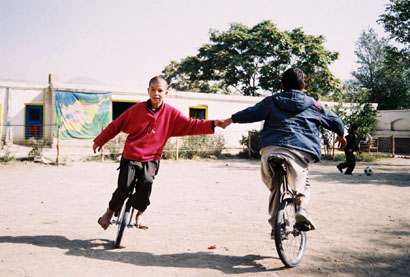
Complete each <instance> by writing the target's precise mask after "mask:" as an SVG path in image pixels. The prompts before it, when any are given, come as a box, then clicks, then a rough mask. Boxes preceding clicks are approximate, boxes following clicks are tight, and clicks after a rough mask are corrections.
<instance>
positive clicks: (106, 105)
mask: <svg viewBox="0 0 410 277" xmlns="http://www.w3.org/2000/svg"><path fill="white" fill-rule="evenodd" d="M111 95H112V93H111V92H106V93H88V92H87V93H85V92H74V91H64V90H56V92H55V108H56V129H55V131H56V134H57V132H58V125H59V126H61V138H75V139H90V138H94V137H96V136H97V135H98V134H99V133H100V132H101V130H102V127H103V126H107V125H108V124H109V123H110V122H111V119H112V113H111Z"/></svg>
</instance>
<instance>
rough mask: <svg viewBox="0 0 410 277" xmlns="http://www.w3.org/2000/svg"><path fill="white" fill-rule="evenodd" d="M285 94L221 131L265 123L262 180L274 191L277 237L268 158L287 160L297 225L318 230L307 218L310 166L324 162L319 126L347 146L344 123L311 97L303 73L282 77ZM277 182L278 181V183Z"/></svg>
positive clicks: (233, 120)
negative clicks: (308, 94) (306, 89)
mask: <svg viewBox="0 0 410 277" xmlns="http://www.w3.org/2000/svg"><path fill="white" fill-rule="evenodd" d="M281 83H282V89H283V91H281V92H279V93H275V94H273V95H272V96H269V97H266V98H264V99H263V100H262V101H261V102H259V103H257V104H256V105H255V106H253V107H249V108H247V109H245V110H242V111H240V112H237V113H235V114H233V115H232V117H231V118H229V119H226V120H224V122H223V123H222V125H221V127H222V128H225V127H227V126H228V125H230V124H231V123H251V122H257V121H262V120H264V125H263V129H262V131H261V138H260V145H259V146H260V154H261V156H262V157H261V173H262V180H263V182H264V183H265V185H266V186H267V187H268V189H269V190H270V191H271V194H270V199H269V214H270V218H269V220H268V221H269V223H270V225H271V226H272V233H271V237H272V238H273V237H274V229H273V228H274V224H275V223H274V222H275V213H276V207H277V203H278V201H279V196H280V192H279V184H277V183H273V180H275V178H274V172H271V170H270V168H269V164H268V160H269V157H271V156H276V157H282V158H285V159H286V161H287V163H288V181H289V185H290V187H291V189H292V190H293V192H295V194H296V204H297V212H296V222H298V223H304V224H307V225H309V226H310V229H311V230H313V229H315V226H314V224H313V223H312V220H311V219H310V218H309V217H308V213H307V210H306V208H307V205H308V202H309V197H310V185H309V180H308V165H309V163H310V162H312V161H315V162H318V161H319V160H320V158H321V144H320V137H319V126H323V127H324V128H326V129H328V130H331V131H333V132H335V133H337V135H338V136H337V138H336V141H337V142H339V143H340V145H341V146H345V144H346V141H345V139H344V137H343V133H344V126H343V122H342V120H341V119H340V118H339V117H338V116H337V115H335V114H334V113H333V112H330V111H327V110H325V109H324V108H323V107H322V106H321V105H320V103H319V102H316V101H315V100H314V99H313V98H311V97H308V96H307V95H306V94H305V93H303V92H302V90H303V89H304V88H305V82H304V73H303V71H302V70H300V69H299V68H291V69H288V70H286V71H285V73H284V74H283V75H282V80H281ZM276 181H277V180H276Z"/></svg>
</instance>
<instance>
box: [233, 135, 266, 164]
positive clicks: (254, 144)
mask: <svg viewBox="0 0 410 277" xmlns="http://www.w3.org/2000/svg"><path fill="white" fill-rule="evenodd" d="M250 134H251V149H250V152H251V156H250V158H253V159H260V157H261V155H260V154H259V141H260V137H261V132H260V131H258V130H251V131H250ZM239 143H240V144H241V145H243V146H244V150H242V151H241V152H239V154H238V155H239V157H240V158H249V136H242V139H241V140H240V141H239Z"/></svg>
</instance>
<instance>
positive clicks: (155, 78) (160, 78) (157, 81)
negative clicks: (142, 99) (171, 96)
mask: <svg viewBox="0 0 410 277" xmlns="http://www.w3.org/2000/svg"><path fill="white" fill-rule="evenodd" d="M159 82H165V84H167V86H168V82H167V80H165V79H164V78H162V77H161V76H155V77H152V78H151V80H149V83H148V87H150V86H151V84H158V83H159Z"/></svg>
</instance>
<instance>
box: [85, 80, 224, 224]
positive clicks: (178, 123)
mask: <svg viewBox="0 0 410 277" xmlns="http://www.w3.org/2000/svg"><path fill="white" fill-rule="evenodd" d="M167 94H168V83H167V82H166V80H165V79H163V78H162V77H159V76H157V77H154V78H152V79H151V80H150V81H149V88H148V95H149V100H148V101H144V102H140V103H137V104H135V105H133V106H132V107H131V108H129V109H128V110H126V111H125V112H124V113H122V114H121V115H120V116H119V117H118V118H117V119H115V120H114V121H112V122H111V123H110V124H109V125H108V126H107V128H105V129H104V130H103V131H102V132H101V133H100V134H99V135H98V136H97V137H96V138H95V139H94V145H93V151H94V153H96V151H101V148H102V146H103V145H104V144H105V143H107V142H108V141H109V140H110V139H112V138H113V137H115V136H116V135H117V134H118V133H119V132H124V133H127V134H128V137H127V139H126V141H125V145H124V149H123V153H122V158H121V162H120V167H119V170H120V172H119V176H118V184H117V189H116V190H115V191H114V193H113V194H112V198H111V200H110V201H109V203H108V208H107V210H106V212H105V213H104V214H103V215H102V216H101V217H100V218H99V219H98V223H99V224H100V225H101V227H102V228H104V229H107V228H108V226H109V225H110V221H111V218H112V216H113V214H114V212H116V211H118V210H119V209H120V208H121V206H122V204H123V203H124V201H125V199H126V197H127V192H128V188H129V187H130V186H131V185H133V184H136V192H135V193H134V194H133V195H132V196H131V197H130V198H129V200H128V201H129V203H130V204H131V206H133V207H134V208H135V209H137V211H138V212H137V215H136V224H137V227H139V228H144V227H145V226H143V225H142V224H141V221H140V217H141V215H142V214H143V213H144V211H145V210H146V208H147V207H148V205H149V204H150V195H151V188H152V183H153V181H154V178H155V176H156V175H157V173H158V170H159V164H160V159H161V155H162V151H163V148H164V146H165V144H166V142H167V140H168V138H170V137H174V136H187V135H203V134H213V133H214V128H215V126H219V125H220V123H221V121H220V120H214V121H213V120H199V119H191V118H187V117H185V116H184V115H183V114H182V113H181V112H180V111H178V110H177V109H175V108H174V107H172V106H170V105H168V104H166V103H164V98H165V95H167Z"/></svg>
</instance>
